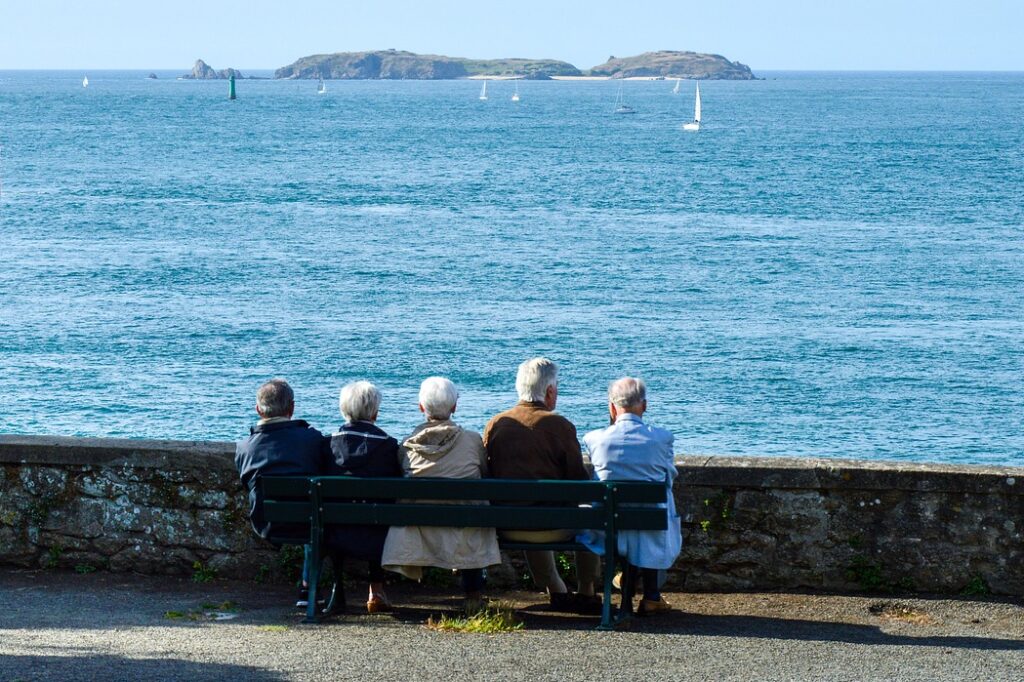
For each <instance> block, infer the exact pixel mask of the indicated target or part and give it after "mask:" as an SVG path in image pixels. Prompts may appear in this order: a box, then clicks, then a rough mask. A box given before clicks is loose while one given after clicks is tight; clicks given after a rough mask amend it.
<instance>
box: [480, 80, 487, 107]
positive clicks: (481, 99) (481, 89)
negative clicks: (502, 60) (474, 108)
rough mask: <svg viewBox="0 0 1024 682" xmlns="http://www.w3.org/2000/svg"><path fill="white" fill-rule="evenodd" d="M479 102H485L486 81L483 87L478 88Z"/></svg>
mask: <svg viewBox="0 0 1024 682" xmlns="http://www.w3.org/2000/svg"><path fill="white" fill-rule="evenodd" d="M480 101H481V102H486V101H487V81H484V86H483V87H482V88H480Z"/></svg>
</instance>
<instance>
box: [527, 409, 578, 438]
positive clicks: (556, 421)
mask: <svg viewBox="0 0 1024 682" xmlns="http://www.w3.org/2000/svg"><path fill="white" fill-rule="evenodd" d="M537 426H539V427H541V428H543V429H548V430H551V431H561V432H564V433H571V434H572V437H573V438H575V437H576V425H575V424H573V423H572V422H571V421H569V420H568V419H566V418H565V417H563V416H562V415H560V414H558V413H557V412H543V413H541V414H540V415H539V418H538V419H537Z"/></svg>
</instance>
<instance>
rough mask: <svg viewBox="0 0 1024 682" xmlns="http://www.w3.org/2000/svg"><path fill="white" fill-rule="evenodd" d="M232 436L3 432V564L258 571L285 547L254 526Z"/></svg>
mask: <svg viewBox="0 0 1024 682" xmlns="http://www.w3.org/2000/svg"><path fill="white" fill-rule="evenodd" d="M233 455H234V446H233V445H231V444H228V443H206V442H178V441H174V442H171V441H136V440H114V439H94V438H58V437H46V436H0V466H2V467H3V475H2V476H0V563H2V564H8V565H15V566H25V567H40V566H42V567H63V568H77V569H78V570H82V571H87V570H91V569H106V568H108V569H110V570H112V571H137V572H140V573H158V574H159V573H167V574H181V573H186V574H187V573H191V572H193V571H196V570H199V571H206V572H208V574H209V575H213V572H216V574H217V575H221V576H225V577H236V578H247V577H248V578H252V577H254V576H257V575H266V574H268V573H269V572H270V571H271V570H272V569H273V568H274V567H275V566H276V563H277V562H276V553H275V552H274V551H273V549H272V548H269V546H264V545H263V543H262V542H261V541H260V540H259V538H257V537H256V536H255V535H254V534H253V533H252V530H251V528H250V526H249V521H248V517H247V509H246V497H245V494H244V493H243V491H242V488H241V485H240V484H239V481H238V473H237V472H236V471H235V468H234V463H233V461H232V457H233Z"/></svg>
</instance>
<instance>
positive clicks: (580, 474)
mask: <svg viewBox="0 0 1024 682" xmlns="http://www.w3.org/2000/svg"><path fill="white" fill-rule="evenodd" d="M565 425H566V428H565V432H564V434H563V435H562V438H561V441H562V442H561V448H562V456H563V458H564V461H563V475H564V476H565V480H567V481H589V480H590V473H589V472H587V468H586V467H585V466H584V465H583V451H582V450H581V449H580V441H579V439H578V438H577V437H576V427H575V426H573V425H572V423H571V422H570V421H568V420H566V421H565Z"/></svg>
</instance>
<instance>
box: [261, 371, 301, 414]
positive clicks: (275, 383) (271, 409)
mask: <svg viewBox="0 0 1024 682" xmlns="http://www.w3.org/2000/svg"><path fill="white" fill-rule="evenodd" d="M294 404H295V393H294V392H293V391H292V387H291V386H289V385H288V382H287V381H285V380H284V379H271V380H270V381H268V382H266V383H265V384H263V385H262V386H260V387H259V389H258V390H257V391H256V409H257V410H259V413H260V416H261V417H263V418H264V419H270V418H271V417H287V416H288V412H289V411H290V410H291V408H292V405H294Z"/></svg>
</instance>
